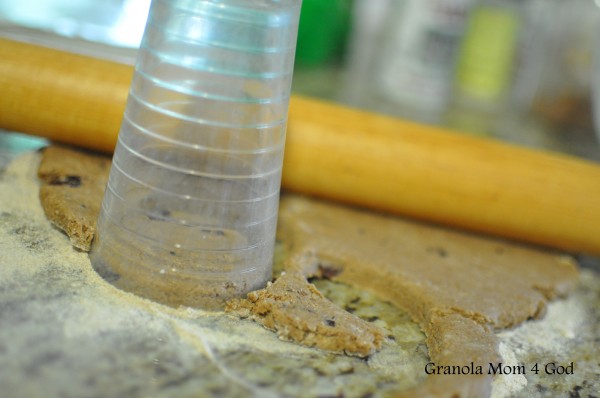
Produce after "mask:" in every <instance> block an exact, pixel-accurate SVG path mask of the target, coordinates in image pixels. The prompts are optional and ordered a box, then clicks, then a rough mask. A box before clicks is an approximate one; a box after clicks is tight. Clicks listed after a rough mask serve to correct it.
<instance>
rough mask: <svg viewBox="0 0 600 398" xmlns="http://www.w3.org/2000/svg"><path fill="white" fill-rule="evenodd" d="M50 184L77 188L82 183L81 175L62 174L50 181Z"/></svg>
mask: <svg viewBox="0 0 600 398" xmlns="http://www.w3.org/2000/svg"><path fill="white" fill-rule="evenodd" d="M50 185H68V186H70V187H73V188H76V187H78V186H80V185H81V177H79V176H60V177H57V178H54V179H53V180H52V181H50Z"/></svg>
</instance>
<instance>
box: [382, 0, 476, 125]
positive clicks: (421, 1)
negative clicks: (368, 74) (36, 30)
mask: <svg viewBox="0 0 600 398" xmlns="http://www.w3.org/2000/svg"><path fill="white" fill-rule="evenodd" d="M473 3H474V0H406V1H401V2H393V5H392V6H391V9H390V12H389V13H388V15H387V20H386V23H385V26H386V28H385V30H384V34H383V37H382V39H381V42H382V44H381V47H380V50H379V56H378V60H377V63H376V65H375V66H374V68H373V84H374V87H375V90H376V91H377V92H378V94H380V95H381V96H382V97H383V98H385V99H386V100H389V101H391V102H392V103H393V104H395V106H396V107H397V115H398V116H401V117H405V118H408V119H412V120H417V121H421V122H425V123H433V124H437V123H441V122H442V116H443V115H444V112H445V109H446V107H447V104H448V101H449V98H450V94H451V88H452V76H453V70H454V65H455V60H456V55H457V51H458V48H459V45H460V43H461V40H462V38H463V34H464V29H465V21H466V18H467V15H468V12H469V9H470V7H471V6H472V5H473Z"/></svg>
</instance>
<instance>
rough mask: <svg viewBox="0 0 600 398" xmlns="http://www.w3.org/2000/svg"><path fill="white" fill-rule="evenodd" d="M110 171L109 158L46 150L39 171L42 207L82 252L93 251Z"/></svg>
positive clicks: (54, 148)
mask: <svg viewBox="0 0 600 398" xmlns="http://www.w3.org/2000/svg"><path fill="white" fill-rule="evenodd" d="M109 170H110V159H108V158H106V157H105V156H100V155H94V154H91V153H86V152H81V151H77V150H72V149H68V148H65V147H60V146H50V147H48V148H45V149H44V155H43V158H42V161H41V163H40V167H39V170H38V176H39V178H40V181H41V184H42V185H41V187H40V201H41V202H42V207H43V208H44V212H45V213H46V216H47V217H48V219H49V220H50V221H52V223H53V224H54V225H56V226H57V227H58V228H59V229H61V230H63V231H65V232H66V233H67V235H68V236H69V238H70V239H71V243H72V244H73V246H75V247H76V248H78V249H80V250H83V251H89V250H90V247H91V244H92V240H93V238H94V233H95V231H96V219H97V218H98V214H99V212H100V206H101V205H102V196H103V193H104V187H105V186H106V181H107V180H108V172H109Z"/></svg>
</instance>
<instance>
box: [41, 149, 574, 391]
mask: <svg viewBox="0 0 600 398" xmlns="http://www.w3.org/2000/svg"><path fill="white" fill-rule="evenodd" d="M53 151H54V150H53V149H50V150H46V152H45V154H44V161H43V163H42V167H41V168H40V176H42V179H44V180H45V181H52V178H55V177H52V178H51V179H50V180H48V178H47V177H44V176H47V175H49V174H51V173H48V172H47V171H44V170H54V169H58V170H61V171H63V172H62V173H59V174H58V175H59V176H62V177H59V180H58V181H61V182H62V181H66V182H65V183H61V184H59V187H61V188H62V189H60V190H58V189H54V188H47V186H45V187H43V188H42V190H41V192H40V196H41V199H42V204H43V206H44V209H45V211H46V214H47V215H48V217H49V218H50V219H51V220H53V221H54V222H55V223H56V222H57V221H56V220H55V218H56V216H55V215H56V214H60V218H62V219H64V220H68V221H69V222H68V223H67V225H71V226H70V227H67V228H65V227H63V229H65V230H66V232H67V233H68V234H69V235H70V236H71V239H72V241H73V243H74V244H75V243H76V242H77V243H78V244H79V242H81V241H82V240H81V239H80V237H79V236H78V235H77V234H80V231H89V230H93V220H95V215H94V214H91V213H88V216H87V217H83V216H79V214H80V213H79V212H80V208H83V206H82V205H84V206H85V208H86V209H99V204H100V201H101V199H102V195H101V192H98V191H95V192H96V193H94V194H85V195H72V193H73V192H74V191H73V190H70V189H69V188H74V189H79V188H78V187H70V185H69V179H68V178H67V179H66V180H65V179H64V178H65V177H64V176H67V177H68V176H70V175H77V176H79V177H80V179H81V181H83V182H84V183H85V184H91V185H95V186H98V185H101V184H103V183H105V181H106V177H107V173H108V167H107V166H106V163H105V162H106V160H105V159H101V158H93V159H92V158H89V159H87V160H85V161H81V160H75V159H80V157H82V156H83V157H87V156H88V155H86V154H81V153H76V152H73V151H70V150H69V151H65V150H63V149H60V156H50V155H51V154H53V153H54V152H53ZM88 160H89V161H90V162H92V164H94V165H89V166H86V168H85V170H84V169H80V168H79V167H78V166H77V165H80V164H83V163H85V164H88ZM52 187H54V186H52ZM45 188H46V190H47V191H49V190H51V192H52V195H49V194H47V193H46V194H44V189H45ZM57 201H58V202H59V203H61V205H60V206H59V207H58V206H57V205H56V203H57ZM57 208H59V210H58V211H57ZM53 217H54V218H53ZM69 223H74V225H73V224H69ZM74 235H75V237H74ZM279 239H280V240H281V241H282V242H283V245H284V247H285V256H286V260H285V262H284V264H285V265H284V270H278V271H279V272H280V271H283V272H284V273H283V274H282V275H283V276H280V277H278V278H276V280H275V281H274V282H273V283H272V284H270V285H269V286H268V287H266V288H265V289H262V290H259V291H256V292H252V293H250V294H249V295H248V298H247V299H243V300H233V301H231V302H230V304H229V310H230V311H232V312H234V313H237V314H238V315H240V316H242V317H252V318H253V319H255V320H256V321H258V322H260V323H262V324H263V325H264V326H265V327H267V328H269V329H272V330H275V331H277V332H278V334H279V335H280V336H281V337H282V338H286V339H291V340H294V341H297V342H298V343H300V344H304V345H308V346H316V347H318V348H322V349H327V350H333V351H337V352H346V353H348V354H353V355H359V356H364V355H369V353H372V352H373V351H374V350H376V349H378V348H379V347H380V345H381V341H382V340H383V339H384V338H385V331H383V330H382V329H380V328H378V327H376V326H375V325H373V324H371V323H369V322H367V321H365V320H361V319H359V318H357V317H355V316H354V315H352V314H349V313H347V312H346V311H345V310H344V309H342V308H339V307H336V306H335V305H334V304H332V303H330V302H328V301H327V300H326V299H325V298H324V297H323V296H322V295H321V294H320V293H319V292H318V290H316V288H315V287H314V286H312V285H310V284H309V282H308V281H307V278H309V277H312V276H317V277H325V278H329V279H333V280H339V281H343V282H345V283H348V284H351V285H354V286H357V287H360V288H362V289H365V290H370V291H372V292H375V293H376V294H377V295H378V296H380V297H382V298H383V299H385V300H388V301H390V302H391V303H393V304H394V305H396V306H398V307H400V308H402V309H405V310H406V311H408V312H409V313H410V314H411V316H412V317H413V319H414V320H415V321H416V322H417V323H418V324H419V325H420V326H421V328H422V329H423V331H424V332H425V334H426V335H427V343H428V349H429V356H430V358H431V360H432V362H435V363H436V364H439V365H465V364H469V363H471V362H472V363H473V364H474V365H475V366H477V365H481V366H485V367H486V368H487V365H488V364H489V363H494V362H498V361H499V358H500V355H499V352H498V343H497V339H496V337H495V335H494V330H499V329H503V328H508V327H512V326H515V325H518V324H520V323H522V322H524V321H526V320H528V319H532V318H538V317H540V316H542V315H543V314H544V311H545V308H546V304H547V302H548V300H551V299H553V298H555V297H557V296H562V295H565V294H567V293H568V292H569V291H570V290H571V289H573V288H574V286H575V285H576V283H577V279H578V270H577V266H576V264H575V262H574V261H573V260H572V259H571V258H570V257H567V256H564V255H560V254H555V253H549V252H545V251H542V250H539V249H534V248H528V247H522V246H519V245H516V244H509V243H506V242H501V241H497V240H492V239H485V238H481V237H476V236H472V235H467V234H463V233H459V232H456V231H451V230H448V229H440V228H436V227H433V226H428V225H423V224H418V223H414V222H410V221H406V220H402V219H400V218H397V217H390V216H386V215H381V214H374V213H369V212H365V211H359V210H355V209H350V208H344V207H340V206H338V205H333V204H328V203H324V202H319V201H316V200H311V199H307V198H303V197H296V196H292V195H285V196H284V197H283V199H282V201H281V206H280V217H279ZM87 240H88V239H87V238H86V239H85V241H86V242H87ZM81 246H82V247H84V248H85V246H84V245H81ZM490 388H491V376H489V375H481V376H478V375H470V376H463V377H456V376H446V375H439V376H438V375H436V376H430V377H428V378H427V379H426V382H425V383H424V384H422V385H421V386H419V387H417V389H415V390H411V391H409V392H407V393H406V396H425V395H430V396H452V397H459V396H477V397H479V396H485V395H486V394H489V391H490Z"/></svg>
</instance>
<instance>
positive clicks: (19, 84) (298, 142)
mask: <svg viewBox="0 0 600 398" xmlns="http://www.w3.org/2000/svg"><path fill="white" fill-rule="evenodd" d="M131 76H132V68H131V67H129V66H125V65H120V64H116V63H112V62H107V61H102V60H98V59H93V58H87V57H83V56H79V55H73V54H69V53H64V52H59V51H56V50H50V49H46V48H41V47H37V46H32V45H27V44H22V43H16V42H12V41H7V40H1V39H0V127H2V128H5V129H9V130H15V131H21V132H25V133H31V134H35V135H40V136H44V137H47V138H50V139H52V140H55V141H59V142H65V143H69V144H74V145H78V146H82V147H86V148H91V149H96V150H101V151H105V152H110V151H112V150H113V147H114V145H115V142H116V138H117V134H118V131H119V126H120V121H121V117H122V114H123V111H124V106H125V102H126V97H127V92H128V88H129V82H130V79H131ZM287 137H288V138H287V145H286V154H285V162H284V175H283V186H284V187H285V188H287V189H290V190H293V191H297V192H302V193H307V194H311V195H317V196H321V197H325V198H330V199H334V200H338V201H341V202H345V203H351V204H356V205H360V206H366V207H370V208H373V209H378V210H384V211H389V212H393V213H396V214H401V215H408V216H411V217H416V218H419V219H422V220H428V221H432V222H437V223H440V224H445V225H450V226H456V227H461V228H466V229H469V230H472V231H478V232H485V233H491V234H494V235H498V236H503V237H507V238H512V239H517V240H522V241H526V242H531V243H537V244H542V245H547V246H551V247H555V248H559V249H563V250H568V251H574V252H587V253H591V254H600V166H599V165H597V164H595V163H592V162H586V161H584V160H581V159H576V158H572V157H568V156H564V155H559V154H551V153H545V152H541V151H533V150H528V149H524V148H520V147H516V146H511V145H506V144H503V143H499V142H495V141H492V140H487V139H481V138H476V137H472V136H467V135H461V134H456V133H452V132H448V131H444V130H442V129H439V128H434V127H427V126H423V125H419V124H415V123H410V122H407V121H402V120H398V119H394V118H390V117H385V116H381V115H376V114H373V113H368V112H362V111H358V110H354V109H349V108H344V107H342V106H339V105H334V104H328V103H324V102H320V101H316V100H312V99H308V98H301V97H293V98H292V100H291V103H290V116H289V128H288V136H287Z"/></svg>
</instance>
